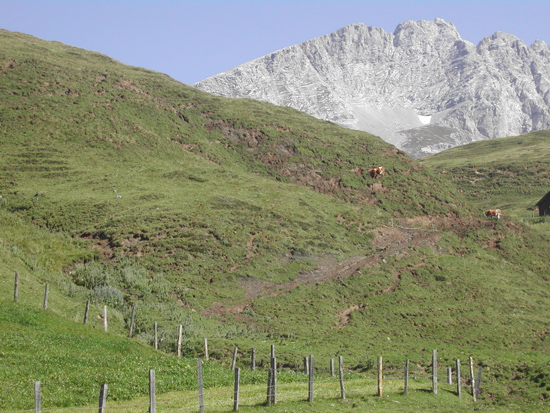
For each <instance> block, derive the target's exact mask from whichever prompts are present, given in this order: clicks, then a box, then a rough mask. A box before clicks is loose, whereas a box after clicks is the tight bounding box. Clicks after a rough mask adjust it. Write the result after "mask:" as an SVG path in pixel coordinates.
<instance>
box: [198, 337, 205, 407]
mask: <svg viewBox="0 0 550 413" xmlns="http://www.w3.org/2000/svg"><path fill="white" fill-rule="evenodd" d="M205 340H206V339H205ZM197 384H198V388H199V411H200V413H204V392H203V385H202V361H201V360H197Z"/></svg>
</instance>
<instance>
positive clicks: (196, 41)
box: [0, 0, 550, 84]
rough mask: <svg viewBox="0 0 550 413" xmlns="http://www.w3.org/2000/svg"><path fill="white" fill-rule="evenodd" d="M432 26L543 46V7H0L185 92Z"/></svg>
mask: <svg viewBox="0 0 550 413" xmlns="http://www.w3.org/2000/svg"><path fill="white" fill-rule="evenodd" d="M437 17H440V18H443V19H444V20H446V21H448V22H452V23H454V24H455V26H456V27H457V29H458V32H459V33H460V35H461V36H462V38H463V39H465V40H469V41H471V42H473V43H475V44H477V43H478V42H479V40H481V39H482V38H483V37H485V36H490V35H491V34H493V33H494V32H496V31H502V32H506V33H511V34H514V35H516V36H517V37H519V38H520V39H521V40H523V41H524V42H525V43H527V44H528V45H530V44H531V43H532V42H533V41H534V40H536V39H540V40H544V41H545V42H546V43H547V44H550V24H549V20H550V0H523V1H518V0H500V1H494V0H474V1H471V0H458V1H447V0H437V1H436V0H419V1H403V0H362V1H360V0H349V1H348V0H279V1H274V0H179V1H178V0H0V28H2V29H6V30H10V31H17V32H22V33H27V34H31V35H33V36H36V37H39V38H41V39H45V40H57V41H61V42H63V43H66V44H69V45H71V46H77V47H81V48H84V49H89V50H95V51H98V52H101V53H104V54H106V55H108V56H110V57H112V58H114V59H117V60H119V61H121V62H122V63H125V64H129V65H133V66H140V67H145V68H147V69H151V70H156V71H159V72H162V73H166V74H168V75H169V76H171V77H173V78H174V79H176V80H178V81H180V82H183V83H187V84H192V83H194V82H197V81H199V80H202V79H205V78H207V77H209V76H212V75H215V74H217V73H220V72H223V71H225V70H227V69H230V68H232V67H235V66H238V65H239V64H241V63H244V62H247V61H249V60H252V59H255V58H257V57H260V56H263V55H266V54H268V53H271V52H273V51H275V50H279V49H282V48H284V47H287V46H291V45H293V44H297V43H302V42H304V41H306V40H309V39H312V38H314V37H318V36H322V35H325V34H328V33H331V32H333V31H335V30H338V29H339V28H341V27H343V26H346V25H348V24H351V23H359V22H360V23H364V24H366V25H368V26H374V27H380V28H382V29H384V30H386V31H388V32H393V31H394V30H395V27H396V26H397V25H398V24H399V23H401V22H404V21H406V20H433V19H435V18H437Z"/></svg>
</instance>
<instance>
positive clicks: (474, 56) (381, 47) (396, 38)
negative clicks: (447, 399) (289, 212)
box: [194, 19, 550, 158]
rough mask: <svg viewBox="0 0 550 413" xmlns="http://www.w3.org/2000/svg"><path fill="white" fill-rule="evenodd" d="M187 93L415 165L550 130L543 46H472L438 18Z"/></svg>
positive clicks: (352, 28)
mask: <svg viewBox="0 0 550 413" xmlns="http://www.w3.org/2000/svg"><path fill="white" fill-rule="evenodd" d="M194 86H195V87H197V88H199V89H202V90H204V91H207V92H209V93H212V94H215V95H219V96H225V97H239V98H251V99H258V100H263V101H267V102H271V103H273V104H276V105H281V106H290V107H293V108H296V109H298V110H301V111H303V112H306V113H308V114H310V115H312V116H315V117H317V118H320V119H325V120H329V121H332V122H334V123H337V124H340V125H342V126H345V127H348V128H352V129H358V130H363V131H367V132H370V133H373V134H375V135H378V136H380V137H381V138H382V139H384V140H386V141H387V142H389V143H391V144H394V145H395V146H397V147H398V148H400V149H402V150H404V151H405V152H407V153H409V154H410V155H411V156H413V157H417V158H419V157H422V156H425V155H427V154H430V153H436V152H439V151H441V150H444V149H448V148H451V147H453V146H457V145H461V144H465V143H468V142H471V141H474V140H480V139H491V138H497V137H505V136H514V135H520V134H522V133H527V132H531V131H534V130H543V129H550V48H549V47H548V46H547V45H546V44H545V43H544V42H542V41H539V40H537V41H536V42H535V43H533V44H532V45H531V46H527V45H525V43H523V42H522V41H521V40H520V39H518V38H517V37H515V36H513V35H511V34H506V33H501V32H497V33H495V34H493V35H492V36H490V37H486V38H484V39H483V40H481V42H480V43H479V44H478V45H477V47H476V46H475V45H474V44H473V43H470V42H468V41H465V40H462V38H461V37H460V35H459V33H458V32H457V30H456V28H455V26H454V25H453V24H452V23H447V22H445V21H444V20H442V19H435V20H433V21H425V20H422V21H407V22H404V23H402V24H400V25H399V26H397V28H396V29H395V32H394V33H393V34H392V33H387V32H385V31H384V30H382V29H378V28H374V27H368V26H365V25H364V24H361V23H358V24H352V25H349V26H346V27H344V28H342V29H340V30H338V31H336V32H334V33H331V34H329V35H326V36H323V37H319V38H316V39H312V40H309V41H307V42H305V43H302V44H298V45H294V46H291V47H287V48H285V49H282V50H279V51H277V52H274V53H271V54H269V55H267V56H263V57H260V58H258V59H255V60H253V61H250V62H248V63H244V64H242V65H240V66H238V67H236V68H233V69H231V70H228V71H226V72H223V73H221V74H218V75H216V76H213V77H210V78H208V79H205V80H203V81H200V82H198V83H196V84H195V85H194Z"/></svg>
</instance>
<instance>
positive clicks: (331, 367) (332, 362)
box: [330, 359, 334, 376]
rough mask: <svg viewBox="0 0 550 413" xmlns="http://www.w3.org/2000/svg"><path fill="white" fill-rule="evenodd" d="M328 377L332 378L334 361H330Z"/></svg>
mask: <svg viewBox="0 0 550 413" xmlns="http://www.w3.org/2000/svg"><path fill="white" fill-rule="evenodd" d="M330 375H331V376H334V359H330Z"/></svg>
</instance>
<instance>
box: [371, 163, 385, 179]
mask: <svg viewBox="0 0 550 413" xmlns="http://www.w3.org/2000/svg"><path fill="white" fill-rule="evenodd" d="M384 172H386V168H385V167H384V166H379V167H378V168H374V169H371V170H370V176H372V177H373V178H376V179H378V177H379V176H383V175H384Z"/></svg>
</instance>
